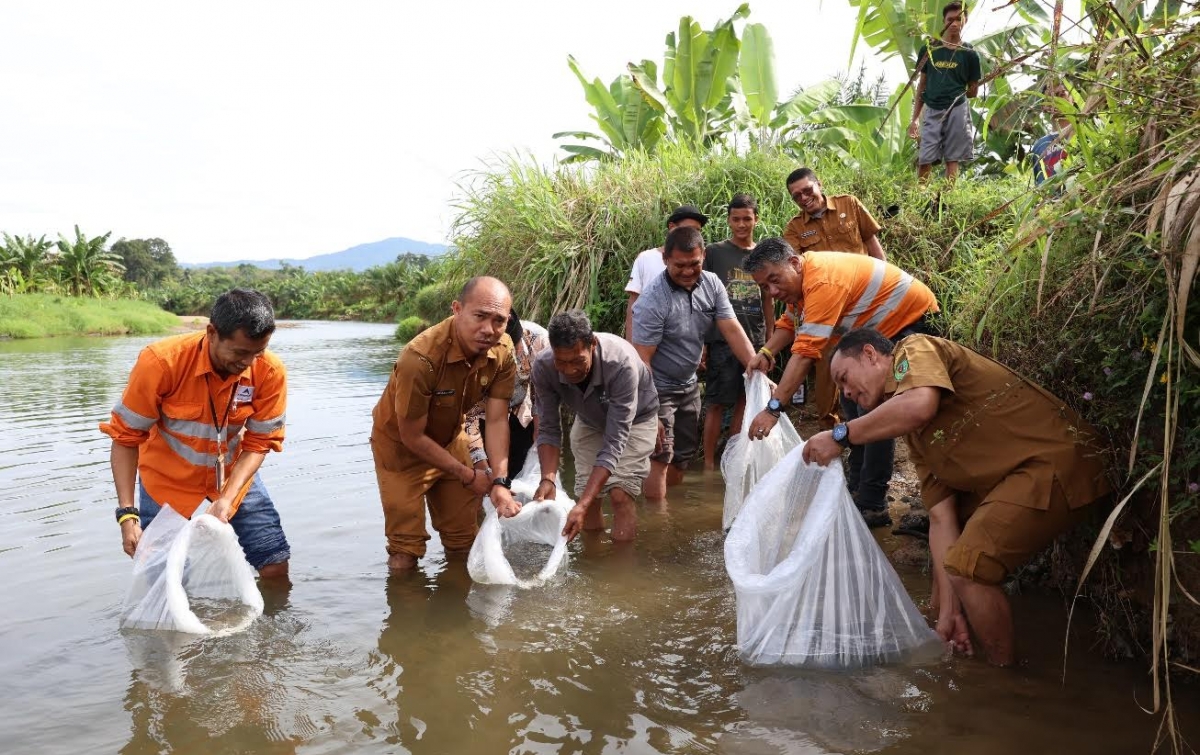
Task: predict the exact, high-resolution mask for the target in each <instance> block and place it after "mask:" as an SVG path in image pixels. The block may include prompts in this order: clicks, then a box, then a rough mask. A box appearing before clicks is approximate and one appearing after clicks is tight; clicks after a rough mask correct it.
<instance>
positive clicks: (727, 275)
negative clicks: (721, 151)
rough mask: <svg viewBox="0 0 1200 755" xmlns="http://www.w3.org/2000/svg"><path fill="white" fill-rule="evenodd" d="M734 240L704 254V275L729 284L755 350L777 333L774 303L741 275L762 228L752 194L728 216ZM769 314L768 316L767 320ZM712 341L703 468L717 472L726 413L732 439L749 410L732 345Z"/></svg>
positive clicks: (715, 334)
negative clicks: (730, 411) (728, 409)
mask: <svg viewBox="0 0 1200 755" xmlns="http://www.w3.org/2000/svg"><path fill="white" fill-rule="evenodd" d="M726 217H727V220H728V222H729V232H730V234H731V237H730V238H729V239H727V240H725V241H722V242H720V243H717V244H709V245H708V248H707V249H706V250H705V252H704V269H705V270H707V271H709V272H711V273H715V274H716V275H717V277H719V278H720V279H721V282H722V283H724V284H725V290H726V292H727V293H728V294H729V302H730V304H732V305H733V311H734V314H736V315H737V319H738V322H739V323H741V326H742V330H744V331H746V335H747V336H749V337H750V342H751V343H752V344H753V345H754V347H755V348H759V347H760V346H762V345H763V344H764V343H766V340H767V338H769V337H770V336H771V333H772V332H773V331H774V328H775V316H774V315H775V302H774V301H773V300H772V299H771V297H770V295H768V294H767V293H766V292H764V291H763V290H762V289H760V288H759V286H758V284H757V283H755V282H754V278H752V277H751V276H750V274H749V273H747V272H746V271H745V270H743V269H742V262H743V261H745V259H746V256H747V255H748V254H750V250H752V249H754V227H755V226H756V225H758V203H756V202H755V201H754V197H752V196H750V195H749V194H735V195H734V197H733V200H732V201H730V203H729V209H728V214H727V216H726ZM764 312H766V313H767V315H766V316H764V314H763V313H764ZM705 340H706V341H707V347H708V348H707V357H706V364H707V369H706V372H705V382H704V402H705V404H707V406H708V409H707V411H706V412H705V415H704V468H705V469H715V468H716V464H717V461H716V456H717V441H718V440H719V439H720V437H721V425H722V420H723V419H724V416H725V409H726V407H730V406H732V407H733V421H732V424H731V425H730V428H729V432H730V434H733V433H737V432H740V431H741V427H742V413H743V411H744V410H745V408H746V383H745V381H744V379H743V373H744V370H743V368H742V365H741V363H740V362H738V360H737V357H735V356H734V355H733V352H732V351H730V349H729V344H727V343H726V342H725V339H724V338H723V337H722V336H721V333H720V332H719V331H718V330H717V329H716V328H715V327H714V328H712V329H710V330H709V332H708V337H707V338H706V339H705Z"/></svg>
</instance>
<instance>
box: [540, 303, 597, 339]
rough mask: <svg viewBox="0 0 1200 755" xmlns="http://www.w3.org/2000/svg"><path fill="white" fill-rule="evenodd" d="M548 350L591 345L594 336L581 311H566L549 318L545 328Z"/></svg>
mask: <svg viewBox="0 0 1200 755" xmlns="http://www.w3.org/2000/svg"><path fill="white" fill-rule="evenodd" d="M546 330H547V331H548V332H549V339H550V348H552V349H569V348H571V347H572V346H574V345H575V344H577V343H585V344H592V343H595V342H596V334H595V333H593V332H592V321H591V320H589V319H588V316H587V313H586V312H584V311H583V310H582V309H568V310H567V311H566V312H559V313H558V314H556V315H555V316H554V317H551V318H550V324H549V325H547V326H546Z"/></svg>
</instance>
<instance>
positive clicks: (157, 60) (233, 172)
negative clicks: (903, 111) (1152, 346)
mask: <svg viewBox="0 0 1200 755" xmlns="http://www.w3.org/2000/svg"><path fill="white" fill-rule="evenodd" d="M736 5H737V2H736V0H688V1H687V2H675V1H672V2H648V1H647V0H640V1H639V0H606V2H603V3H592V2H588V3H585V2H579V1H578V0H557V1H555V2H551V1H550V0H539V1H537V2H521V1H518V2H510V3H495V2H461V1H457V0H445V1H443V2H432V3H412V2H407V1H406V0H395V1H393V2H384V1H382V0H375V1H374V2H355V1H354V0H347V2H344V3H333V2H320V3H317V2H256V3H247V2H238V3H233V2H208V3H202V4H201V3H192V4H186V5H185V4H178V3H162V2H142V1H139V2H120V3H96V2H88V1H87V0H80V1H78V2H59V1H56V0H43V1H42V2H38V3H21V4H15V3H14V4H9V7H7V8H6V12H5V21H4V37H5V40H4V44H3V45H0V67H2V69H3V70H4V71H5V75H4V76H3V77H0V100H2V101H3V102H5V103H6V108H5V110H6V115H5V117H4V118H0V144H3V145H5V147H4V149H3V150H0V230H4V231H7V232H9V233H19V234H25V233H31V234H34V235H41V234H47V235H49V236H50V237H54V236H55V235H56V234H57V233H59V232H63V233H69V232H70V229H71V226H72V225H73V224H75V223H78V224H79V225H80V226H81V227H82V229H83V230H84V231H85V232H87V233H89V234H99V233H103V232H105V231H110V230H111V231H112V232H113V238H114V239H115V238H117V237H120V236H125V237H128V238H141V237H150V236H159V237H162V238H164V239H166V240H167V241H168V242H169V243H170V244H171V245H172V247H173V248H174V249H175V251H176V254H177V255H178V256H179V257H180V258H181V259H183V260H188V261H201V260H220V259H225V260H228V259H237V258H265V257H274V256H293V257H307V256H310V255H312V254H318V253H322V252H328V251H335V250H338V249H341V248H344V247H347V246H351V245H353V244H357V243H362V242H367V241H374V240H377V239H380V238H384V237H387V236H397V235H403V236H410V237H413V238H418V239H422V240H428V241H444V240H445V237H446V234H447V233H448V231H449V227H450V224H451V222H452V220H453V210H452V207H451V200H452V198H453V196H454V194H455V189H454V186H455V181H456V179H458V178H461V176H462V175H463V172H464V171H469V170H473V169H477V168H479V167H480V166H481V164H482V162H481V161H485V160H487V159H488V158H489V156H494V155H496V154H501V153H506V152H511V151H514V150H524V151H529V152H531V153H532V154H534V155H535V156H536V157H537V158H538V159H541V160H544V161H548V160H550V159H552V158H553V156H554V155H555V154H556V152H557V150H556V147H555V144H554V142H553V140H552V139H550V135H551V134H552V133H554V132H555V131H560V130H567V129H572V128H589V123H590V121H589V120H588V118H587V113H588V107H587V104H586V103H585V102H584V99H583V95H582V91H581V89H580V87H579V84H578V82H577V81H576V80H575V78H574V76H572V75H571V73H570V71H569V70H568V69H567V66H566V58H567V55H568V54H573V55H575V57H576V58H577V59H578V60H579V61H580V64H581V65H582V67H583V69H584V70H585V72H587V73H588V74H589V75H591V76H599V77H601V78H602V79H603V80H605V81H609V80H611V79H612V78H613V77H615V76H616V75H617V74H618V73H619V72H620V71H621V70H623V67H624V64H625V63H626V62H628V61H630V60H640V59H641V58H645V57H649V58H652V59H655V60H661V58H662V51H663V40H664V38H665V35H666V33H667V32H668V31H670V30H671V29H673V28H675V26H676V24H677V23H678V19H679V17H680V16H681V15H683V14H686V13H690V14H692V15H694V16H696V17H697V18H698V20H699V21H700V22H701V23H702V25H704V26H705V27H706V28H708V27H711V25H712V23H713V22H714V21H715V20H716V19H718V18H721V17H726V16H728V15H729V14H730V13H731V12H732V11H733V10H734V9H735V8H736ZM751 8H752V10H753V12H752V14H751V20H752V21H758V22H761V23H765V24H766V25H767V27H768V29H770V31H771V34H772V37H773V38H774V41H775V47H776V55H777V61H776V65H777V73H778V77H779V79H780V84H781V86H780V89H781V92H787V91H790V90H791V89H792V88H794V87H795V86H796V85H799V84H812V83H815V82H817V81H819V80H821V79H823V78H825V77H827V76H829V75H831V74H833V73H835V72H837V71H839V70H844V69H846V68H847V67H848V66H847V63H848V60H847V57H848V55H849V49H850V35H851V31H852V29H853V23H854V15H853V9H851V8H849V7H848V5H847V4H846V3H845V1H844V0H824V2H822V3H818V2H814V0H791V1H790V2H784V1H783V0H771V1H770V2H757V3H752V4H751ZM876 68H877V69H878V65H876ZM900 75H902V74H900ZM893 78H896V76H895V75H893Z"/></svg>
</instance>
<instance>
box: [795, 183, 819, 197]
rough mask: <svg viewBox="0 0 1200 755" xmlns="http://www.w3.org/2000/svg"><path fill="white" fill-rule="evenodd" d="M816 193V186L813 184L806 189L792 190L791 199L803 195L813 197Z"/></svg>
mask: <svg viewBox="0 0 1200 755" xmlns="http://www.w3.org/2000/svg"><path fill="white" fill-rule="evenodd" d="M816 195H817V187H816V186H815V185H814V186H809V187H808V188H806V189H797V190H795V191H793V192H792V198H793V199H795V198H796V197H805V198H808V197H814V196H816Z"/></svg>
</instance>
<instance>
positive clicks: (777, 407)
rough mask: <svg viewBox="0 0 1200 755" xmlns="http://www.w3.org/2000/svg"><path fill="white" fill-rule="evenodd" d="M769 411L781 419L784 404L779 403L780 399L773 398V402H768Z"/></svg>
mask: <svg viewBox="0 0 1200 755" xmlns="http://www.w3.org/2000/svg"><path fill="white" fill-rule="evenodd" d="M767 411H768V412H770V413H771V414H772V415H773V416H775V417H779V413H780V412H781V411H783V404H782V403H781V402H780V401H779V399H777V398H775V397H774V396H772V397H771V400H770V401H768V402H767Z"/></svg>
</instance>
